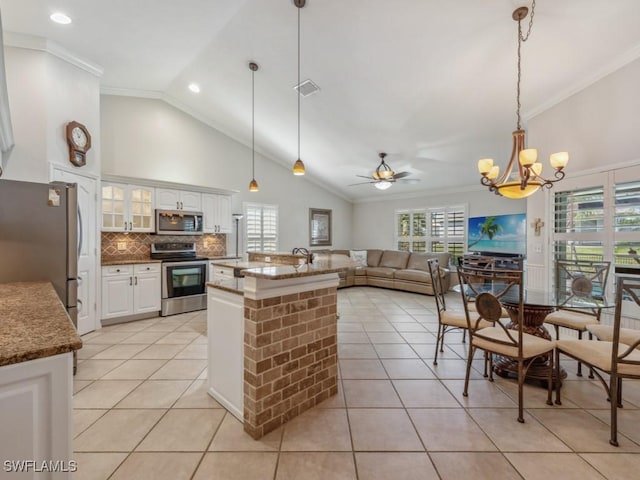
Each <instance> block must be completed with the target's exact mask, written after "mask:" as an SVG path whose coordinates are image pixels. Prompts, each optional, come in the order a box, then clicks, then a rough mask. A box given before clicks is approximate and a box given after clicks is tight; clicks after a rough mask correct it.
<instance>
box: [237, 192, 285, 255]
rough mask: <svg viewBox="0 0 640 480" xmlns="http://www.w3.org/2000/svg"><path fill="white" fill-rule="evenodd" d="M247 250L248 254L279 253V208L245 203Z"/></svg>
mask: <svg viewBox="0 0 640 480" xmlns="http://www.w3.org/2000/svg"><path fill="white" fill-rule="evenodd" d="M244 214H245V218H246V219H247V220H246V222H245V224H246V228H247V229H246V239H247V241H246V245H247V248H246V250H247V251H248V252H277V251H278V206H277V205H262V204H257V203H245V204H244Z"/></svg>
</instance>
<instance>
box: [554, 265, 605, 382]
mask: <svg viewBox="0 0 640 480" xmlns="http://www.w3.org/2000/svg"><path fill="white" fill-rule="evenodd" d="M610 267H611V262H592V261H586V260H556V269H555V289H556V294H558V295H566V297H567V298H572V297H574V296H594V297H598V296H600V297H602V296H604V293H605V288H606V285H607V279H608V278H609V269H610ZM601 312H602V310H601V309H600V308H593V309H586V310H584V309H582V310H573V309H571V308H564V307H558V310H556V311H555V312H553V313H550V314H549V315H547V317H546V318H545V319H544V321H545V323H547V324H549V325H553V328H554V329H555V332H556V340H558V339H559V338H560V327H563V328H567V329H569V330H575V331H576V332H578V339H579V340H582V334H583V333H584V332H587V331H588V328H587V327H588V326H589V325H597V324H599V323H600V314H601ZM592 338H593V335H592V334H591V332H589V340H591V339H592ZM577 375H578V376H579V377H581V376H582V364H581V363H580V362H578V373H577ZM589 378H593V374H592V373H591V371H590V372H589Z"/></svg>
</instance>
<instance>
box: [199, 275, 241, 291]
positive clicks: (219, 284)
mask: <svg viewBox="0 0 640 480" xmlns="http://www.w3.org/2000/svg"><path fill="white" fill-rule="evenodd" d="M207 287H212V288H217V289H218V290H224V291H225V292H230V293H235V294H237V295H244V281H243V280H242V278H233V279H224V280H214V281H212V282H207Z"/></svg>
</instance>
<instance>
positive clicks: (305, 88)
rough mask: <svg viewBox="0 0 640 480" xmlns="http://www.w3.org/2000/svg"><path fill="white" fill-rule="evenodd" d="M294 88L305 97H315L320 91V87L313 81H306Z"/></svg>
mask: <svg viewBox="0 0 640 480" xmlns="http://www.w3.org/2000/svg"><path fill="white" fill-rule="evenodd" d="M293 88H294V90H299V91H300V95H301V96H303V97H308V96H309V95H313V94H314V93H316V92H317V91H318V90H320V87H318V86H317V85H316V84H315V83H313V82H312V81H311V80H305V81H303V82H300V85H296V86H295V87H293Z"/></svg>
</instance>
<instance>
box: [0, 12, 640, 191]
mask: <svg viewBox="0 0 640 480" xmlns="http://www.w3.org/2000/svg"><path fill="white" fill-rule="evenodd" d="M521 5H527V6H529V7H530V6H531V4H530V1H528V0H485V1H478V0H456V1H447V0H396V1H389V0H351V1H346V0H307V6H306V7H305V8H303V9H302V10H301V12H300V13H301V77H302V79H303V80H304V79H312V80H313V81H314V82H315V83H316V84H317V85H318V86H319V87H320V91H319V92H318V93H316V94H314V95H312V96H309V97H306V98H303V99H302V106H301V118H302V122H301V156H302V159H303V160H304V162H305V164H306V165H307V172H308V173H307V174H308V175H309V177H311V178H312V179H313V180H315V181H317V182H321V183H325V184H327V186H328V187H329V188H331V189H332V190H334V191H336V192H339V193H340V194H341V195H343V196H344V197H346V198H350V199H353V200H359V199H364V198H370V197H377V198H383V197H384V196H391V195H394V194H408V193H417V192H421V191H430V190H434V189H443V188H449V187H460V186H465V185H472V184H477V183H478V175H477V173H476V172H477V170H476V166H475V165H476V161H477V159H478V158H481V157H494V158H496V159H497V160H498V161H499V162H501V163H503V162H505V161H506V159H507V157H508V155H509V153H510V148H511V143H510V142H511V131H512V130H513V129H514V128H515V87H516V83H515V81H516V39H517V36H516V35H517V34H516V32H517V25H516V23H515V22H514V21H513V20H512V19H511V13H512V11H513V10H514V9H515V8H517V7H518V6H521ZM0 8H1V10H2V21H3V25H4V29H5V31H6V32H15V33H23V34H30V35H36V36H40V37H45V38H48V39H50V40H52V41H54V42H56V43H58V44H59V45H61V46H62V47H64V48H66V49H68V50H69V51H71V52H73V53H75V54H77V55H79V56H81V57H84V58H85V59H87V60H89V61H91V62H93V63H96V64H98V65H100V66H102V67H103V68H104V75H103V77H102V80H101V82H102V87H103V89H104V91H105V92H107V93H122V94H135V95H143V96H158V97H162V98H165V99H168V100H170V101H171V103H173V104H174V105H178V106H180V107H181V108H184V109H185V110H187V111H190V112H193V113H195V114H196V115H197V116H198V117H199V118H201V119H204V120H205V121H206V122H207V123H209V124H211V125H212V126H215V127H216V128H218V129H220V130H222V131H223V132H225V133H227V134H229V135H230V136H232V137H234V138H236V139H238V140H240V141H242V142H244V143H247V144H250V140H251V72H250V70H249V68H248V62H249V61H255V62H257V63H258V64H259V65H260V70H259V71H258V72H257V73H256V76H255V82H256V114H255V115H256V117H255V118H256V147H257V150H259V151H260V152H261V153H263V154H265V155H267V156H268V157H270V158H272V159H274V160H276V161H278V162H282V163H283V164H286V165H287V166H290V165H292V164H293V162H294V161H295V159H296V158H297V127H296V125H297V123H296V122H297V120H296V118H297V117H296V105H297V104H296V102H297V94H296V91H295V90H294V89H293V86H294V85H295V84H296V81H297V71H296V68H297V63H296V62H297V60H296V59H297V43H296V39H297V37H296V35H297V23H296V22H297V14H298V9H297V8H296V7H295V6H294V5H293V3H292V1H291V0H185V1H175V0H135V1H131V0H109V1H104V0H57V1H55V2H52V1H46V2H45V1H43V0H19V1H18V0H0ZM54 11H63V12H65V13H66V14H68V15H69V16H70V17H71V18H72V19H73V23H72V24H71V25H67V26H62V25H57V24H54V23H52V22H51V21H50V20H49V15H50V14H51V13H53V12H54ZM638 19H640V1H638V0H561V1H559V0H538V2H537V6H536V12H535V21H534V25H533V31H532V34H531V38H530V40H529V41H528V42H526V43H525V44H524V45H523V51H522V54H523V80H522V111H523V115H524V118H525V120H526V118H527V117H528V116H531V115H533V114H535V113H538V112H540V111H542V110H544V109H545V108H548V107H549V106H551V105H553V104H554V103H556V102H558V101H561V100H562V99H563V98H566V97H567V96H569V95H571V94H573V93H575V92H576V91H578V90H579V89H580V88H583V87H585V86H587V85H588V84H589V83H591V82H593V81H594V80H596V79H598V78H600V77H601V76H603V75H606V74H608V73H610V72H611V71H613V70H614V69H616V68H619V67H620V66H621V65H623V64H624V63H625V62H628V61H631V60H633V59H635V58H637V57H638V56H639V55H640V29H638V28H637V22H638ZM525 27H526V25H525ZM191 82H196V83H198V84H199V85H200V87H201V92H200V94H197V95H196V94H193V93H192V92H190V91H189V90H188V89H187V85H188V84H189V83H191ZM380 151H385V152H388V153H389V156H388V157H387V162H388V163H389V164H390V165H391V167H392V168H393V169H394V170H395V171H401V170H407V171H410V172H412V175H411V176H410V177H408V178H415V179H419V180H420V182H419V183H416V184H404V183H400V182H398V183H397V184H395V185H394V186H393V188H391V189H389V190H386V191H378V190H376V189H375V188H373V186H372V185H358V186H349V185H350V184H352V183H356V182H357V181H358V178H357V177H356V175H368V174H371V172H372V171H373V170H374V169H375V167H376V165H377V164H378V157H377V153H378V152H380ZM549 153H552V152H541V154H542V155H548V154H549ZM249 161H250V160H249V159H247V162H249ZM238 188H240V186H239V187H238Z"/></svg>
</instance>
